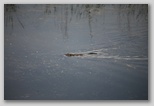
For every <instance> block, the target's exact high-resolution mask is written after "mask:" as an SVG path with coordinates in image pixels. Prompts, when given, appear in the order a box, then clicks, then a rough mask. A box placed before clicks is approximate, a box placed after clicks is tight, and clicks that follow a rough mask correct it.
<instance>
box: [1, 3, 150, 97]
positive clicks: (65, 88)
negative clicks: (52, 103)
mask: <svg viewBox="0 0 154 106" xmlns="http://www.w3.org/2000/svg"><path fill="white" fill-rule="evenodd" d="M67 53H80V54H83V56H72V57H67V56H65V54H67ZM88 53H89V54H88ZM4 99H5V100H148V5H147V4H139V5H137V4H119V5H118V4H117V5H116V4H115V5H112V4H68V5H67V4H65V5H62V4H5V5H4Z"/></svg>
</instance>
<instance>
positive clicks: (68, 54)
mask: <svg viewBox="0 0 154 106" xmlns="http://www.w3.org/2000/svg"><path fill="white" fill-rule="evenodd" d="M65 56H68V57H71V56H83V54H72V53H67V54H65Z"/></svg>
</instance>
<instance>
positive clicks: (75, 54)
mask: <svg viewBox="0 0 154 106" xmlns="http://www.w3.org/2000/svg"><path fill="white" fill-rule="evenodd" d="M87 54H88V55H93V54H97V53H94V52H90V53H87ZM83 55H84V54H81V53H67V54H65V56H68V57H71V56H83Z"/></svg>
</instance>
